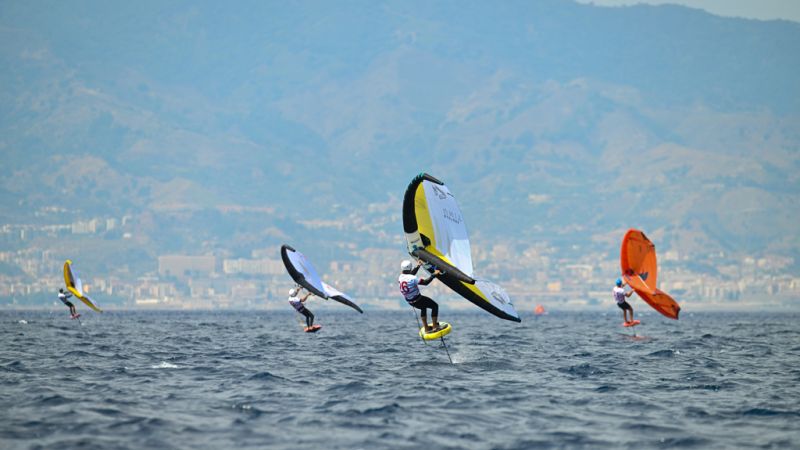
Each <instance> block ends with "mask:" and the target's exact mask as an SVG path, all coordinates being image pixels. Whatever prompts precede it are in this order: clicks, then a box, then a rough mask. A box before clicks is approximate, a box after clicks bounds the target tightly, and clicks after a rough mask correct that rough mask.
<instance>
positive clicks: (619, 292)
mask: <svg viewBox="0 0 800 450" xmlns="http://www.w3.org/2000/svg"><path fill="white" fill-rule="evenodd" d="M616 284H617V285H616V286H614V290H613V293H614V300H616V302H617V306H619V309H621V310H622V320H624V321H625V323H630V322H633V307H632V306H631V305H630V303H628V302H627V301H626V300H625V299H626V298H628V297H630V296H631V294H633V291H628V292H625V289H624V288H623V286H624V283H623V282H622V278H617V283H616ZM628 311H630V312H631V320H628Z"/></svg>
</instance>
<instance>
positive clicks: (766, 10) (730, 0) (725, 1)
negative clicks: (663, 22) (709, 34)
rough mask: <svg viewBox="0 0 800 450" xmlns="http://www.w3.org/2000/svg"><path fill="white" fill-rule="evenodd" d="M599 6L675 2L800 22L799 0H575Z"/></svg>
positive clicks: (737, 14) (731, 13)
mask: <svg viewBox="0 0 800 450" xmlns="http://www.w3.org/2000/svg"><path fill="white" fill-rule="evenodd" d="M577 1H578V2H579V3H594V4H595V5H601V6H625V5H635V4H637V3H647V4H650V5H663V4H668V3H669V4H676V5H685V6H689V7H691V8H699V9H704V10H706V11H708V12H710V13H712V14H716V15H720V16H729V17H745V18H748V19H761V20H770V19H785V20H792V21H794V22H800V0H577Z"/></svg>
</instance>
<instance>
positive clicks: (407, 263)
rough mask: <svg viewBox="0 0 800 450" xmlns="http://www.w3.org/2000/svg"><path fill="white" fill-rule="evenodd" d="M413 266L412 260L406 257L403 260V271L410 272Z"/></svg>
mask: <svg viewBox="0 0 800 450" xmlns="http://www.w3.org/2000/svg"><path fill="white" fill-rule="evenodd" d="M412 268H413V266H412V265H411V261H409V260H407V259H404V260H403V262H401V263H400V270H402V271H403V272H408V271H409V270H411V269H412Z"/></svg>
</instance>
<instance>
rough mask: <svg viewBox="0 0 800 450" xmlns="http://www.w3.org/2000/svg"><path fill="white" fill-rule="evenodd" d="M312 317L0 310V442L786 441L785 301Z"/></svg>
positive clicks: (793, 372)
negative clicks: (764, 307)
mask: <svg viewBox="0 0 800 450" xmlns="http://www.w3.org/2000/svg"><path fill="white" fill-rule="evenodd" d="M316 313H317V319H318V322H320V323H321V324H322V325H323V328H322V330H321V331H320V332H319V333H316V334H311V333H308V334H307V333H303V332H302V330H301V327H300V325H299V323H298V321H297V317H298V316H297V315H296V314H294V313H293V312H291V311H287V312H274V311H249V312H113V311H112V312H106V313H104V314H95V313H92V312H86V313H85V314H84V315H83V316H82V317H81V320H80V322H79V321H75V320H70V318H69V316H68V314H67V311H66V310H64V311H58V312H27V311H25V312H23V311H7V312H4V313H2V314H0V338H2V342H3V346H2V348H0V392H2V395H0V447H2V448H4V449H16V448H58V449H65V448H89V449H91V448H98V449H128V448H131V449H132V448H155V449H161V448H176V449H182V448H186V449H190V448H191V449H226V448H237V449H240V448H277V449H281V448H286V449H297V448H313V449H328V448H342V449H376V448H398V449H404V448H407V449H412V448H413V449H417V448H425V449H448V448H452V449H459V448H469V449H517V448H519V449H532V448H592V449H598V448H609V449H617V448H636V449H641V448H672V447H681V448H702V449H711V448H798V447H800V425H798V424H800V315H798V314H789V313H786V314H745V313H735V314H733V313H731V314H727V313H705V314H700V313H697V314H692V313H686V312H684V314H683V316H682V317H681V319H680V320H679V321H672V320H668V319H665V318H663V317H661V316H659V315H657V314H656V313H650V314H637V318H639V319H641V320H642V325H641V326H638V327H635V328H634V329H627V328H623V327H622V326H621V321H622V320H621V315H620V314H617V311H614V312H613V313H608V314H603V313H593V314H588V313H581V314H577V313H561V314H559V313H551V314H549V315H547V316H542V317H534V316H532V315H530V316H523V322H522V323H521V324H516V323H512V322H507V321H503V320H499V319H497V318H495V317H493V316H491V315H489V314H486V313H484V312H482V311H479V310H476V311H475V312H474V313H452V312H448V311H443V319H447V320H448V321H449V322H451V323H452V324H453V332H452V333H451V334H450V335H449V336H448V337H447V338H446V343H447V345H448V349H449V352H450V355H451V357H452V360H453V363H452V364H451V363H450V361H449V359H448V356H447V353H446V352H445V351H444V348H442V343H441V342H438V341H437V342H428V343H425V342H423V341H422V340H420V339H419V337H418V335H417V324H416V321H415V319H414V316H413V315H412V313H411V311H410V310H409V311H406V312H381V311H369V310H368V311H367V312H366V313H365V314H364V315H363V316H362V315H359V314H357V313H355V312H352V311H350V310H343V311H317V312H316ZM444 316H446V317H444Z"/></svg>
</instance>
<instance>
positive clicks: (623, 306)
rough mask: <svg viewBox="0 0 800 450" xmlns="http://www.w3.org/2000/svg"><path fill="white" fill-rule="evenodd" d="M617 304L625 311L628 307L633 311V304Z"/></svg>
mask: <svg viewBox="0 0 800 450" xmlns="http://www.w3.org/2000/svg"><path fill="white" fill-rule="evenodd" d="M617 306H619V309H621V310H623V311H625V310H626V309H627V310H628V311H633V308H632V307H631V305H630V304H629V303H628V302H622V303H617Z"/></svg>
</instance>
